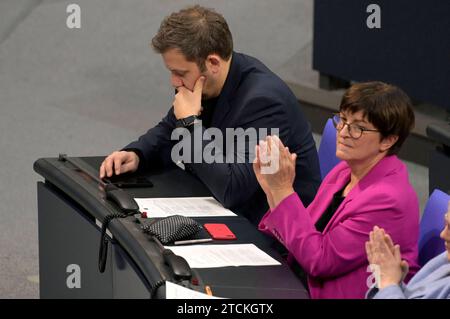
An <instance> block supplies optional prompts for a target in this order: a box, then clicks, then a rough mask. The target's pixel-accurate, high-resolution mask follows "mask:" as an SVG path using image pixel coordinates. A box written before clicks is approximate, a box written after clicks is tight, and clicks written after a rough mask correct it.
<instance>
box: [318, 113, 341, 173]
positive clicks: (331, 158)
mask: <svg viewBox="0 0 450 319" xmlns="http://www.w3.org/2000/svg"><path fill="white" fill-rule="evenodd" d="M318 155H319V165H320V174H321V176H322V179H324V177H325V176H326V175H327V174H328V172H329V171H331V170H332V169H333V167H335V166H336V165H337V164H338V163H339V162H340V161H341V160H340V159H338V158H337V157H336V128H335V127H334V125H333V120H332V119H328V121H327V123H326V124H325V128H324V129H323V133H322V139H321V140H320V145H319V152H318Z"/></svg>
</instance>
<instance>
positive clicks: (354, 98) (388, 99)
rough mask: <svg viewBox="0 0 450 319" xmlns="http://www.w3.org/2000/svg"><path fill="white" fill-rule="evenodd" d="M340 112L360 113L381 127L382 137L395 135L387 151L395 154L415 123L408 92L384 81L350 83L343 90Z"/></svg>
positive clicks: (378, 128) (379, 128)
mask: <svg viewBox="0 0 450 319" xmlns="http://www.w3.org/2000/svg"><path fill="white" fill-rule="evenodd" d="M340 111H341V112H350V113H352V114H353V113H356V112H359V111H362V113H363V116H364V117H365V118H367V120H369V122H370V123H372V124H373V125H374V126H375V128H376V129H377V130H379V131H380V133H381V137H382V138H386V137H388V136H390V135H396V136H398V140H397V142H396V143H395V144H394V145H392V146H391V148H390V149H389V150H388V153H387V154H388V155H392V154H397V153H398V151H399V150H400V147H401V146H402V144H403V142H404V141H405V139H406V138H407V137H408V135H409V132H410V131H411V130H412V129H413V127H414V111H413V109H412V103H411V100H410V98H409V97H408V95H407V94H406V93H405V92H403V91H402V90H401V89H400V88H398V87H396V86H394V85H391V84H386V83H383V82H378V81H377V82H365V83H357V84H354V85H352V86H351V87H350V88H349V89H348V90H347V91H346V92H345V94H344V96H343V97H342V101H341V106H340Z"/></svg>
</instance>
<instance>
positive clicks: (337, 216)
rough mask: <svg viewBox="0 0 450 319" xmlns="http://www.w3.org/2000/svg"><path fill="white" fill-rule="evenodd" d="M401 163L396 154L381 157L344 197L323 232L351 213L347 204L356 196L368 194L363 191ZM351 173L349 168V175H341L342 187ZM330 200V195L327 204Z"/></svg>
mask: <svg viewBox="0 0 450 319" xmlns="http://www.w3.org/2000/svg"><path fill="white" fill-rule="evenodd" d="M399 165H401V162H400V160H399V159H398V158H397V156H395V155H392V156H387V157H385V158H383V159H381V160H380V161H379V162H378V163H377V164H376V165H375V166H374V167H373V168H372V170H371V171H370V172H369V173H367V175H366V176H364V177H363V179H362V180H361V181H359V183H358V184H357V185H356V186H355V187H353V189H352V190H351V191H350V192H349V193H348V195H347V196H346V198H345V199H344V201H343V202H342V204H341V205H340V206H339V208H338V209H337V210H336V212H335V213H334V214H333V217H332V218H331V219H330V221H329V222H328V224H327V226H326V227H325V229H324V230H323V232H324V233H325V232H327V231H328V230H329V228H330V227H331V226H332V225H334V224H336V223H338V222H339V221H340V220H341V219H342V218H344V217H345V216H346V215H347V213H351V212H347V211H345V206H346V205H347V204H348V203H350V202H351V201H352V200H353V199H354V198H356V197H358V196H367V194H361V193H362V192H363V191H364V190H365V189H366V188H367V187H368V186H370V185H373V184H375V183H377V181H379V180H381V179H383V178H384V177H385V176H386V175H388V174H390V173H391V172H392V171H394V170H396V169H398V167H399ZM349 175H350V170H348V172H347V175H346V176H345V177H346V178H344V174H341V176H340V178H341V180H340V181H341V183H339V184H340V185H341V186H340V187H341V188H342V187H344V185H345V184H346V183H347V182H348V181H349V178H350V177H349ZM339 189H340V188H336V190H335V191H334V192H333V193H332V194H334V193H335V192H337V191H338V190H339ZM368 195H369V196H370V194H368ZM330 201H331V197H330V200H329V201H328V204H327V205H329V204H330ZM327 207H328V206H325V207H324V209H323V210H322V212H324V211H325V209H326V208H327ZM319 217H320V216H319Z"/></svg>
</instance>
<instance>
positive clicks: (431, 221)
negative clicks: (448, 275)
mask: <svg viewBox="0 0 450 319" xmlns="http://www.w3.org/2000/svg"><path fill="white" fill-rule="evenodd" d="M449 200H450V196H449V195H448V194H446V193H444V192H442V191H440V190H439V189H435V190H434V191H433V193H431V196H430V198H429V199H428V201H427V203H426V205H425V209H424V211H423V215H422V219H421V221H420V235H419V263H420V265H421V266H423V265H425V264H426V263H427V261H429V260H430V259H432V258H434V257H436V256H437V255H439V254H440V253H442V252H443V251H444V250H445V245H444V241H443V240H442V239H441V238H440V237H439V235H440V233H441V231H442V230H443V229H444V215H445V213H447V208H448V201H449Z"/></svg>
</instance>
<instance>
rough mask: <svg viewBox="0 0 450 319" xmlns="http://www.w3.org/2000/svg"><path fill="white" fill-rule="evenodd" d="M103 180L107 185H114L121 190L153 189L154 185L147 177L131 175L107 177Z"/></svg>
mask: <svg viewBox="0 0 450 319" xmlns="http://www.w3.org/2000/svg"><path fill="white" fill-rule="evenodd" d="M103 180H104V181H105V182H106V183H110V184H114V185H115V186H117V187H119V188H132V187H153V183H152V181H151V180H149V179H148V178H147V177H145V176H132V175H130V174H122V175H113V176H111V177H105V178H103Z"/></svg>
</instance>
